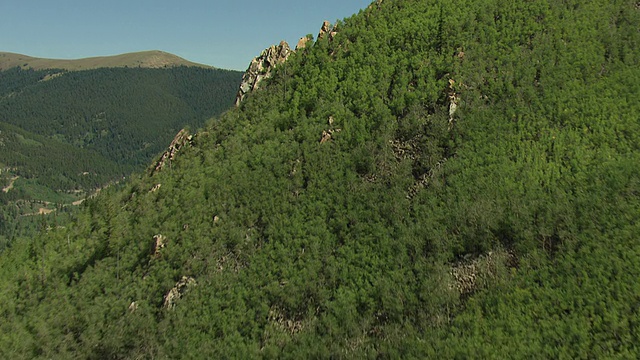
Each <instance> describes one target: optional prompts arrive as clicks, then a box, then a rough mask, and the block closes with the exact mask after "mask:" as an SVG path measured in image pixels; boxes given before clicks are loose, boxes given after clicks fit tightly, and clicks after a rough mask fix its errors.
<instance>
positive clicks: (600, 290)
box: [0, 0, 640, 359]
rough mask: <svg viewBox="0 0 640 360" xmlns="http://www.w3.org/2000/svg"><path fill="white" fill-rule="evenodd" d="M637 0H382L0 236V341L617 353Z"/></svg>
mask: <svg viewBox="0 0 640 360" xmlns="http://www.w3.org/2000/svg"><path fill="white" fill-rule="evenodd" d="M639 28H640V10H638V6H637V4H636V2H635V1H628V0H616V1H604V0H596V1H586V0H585V1H583V0H533V1H522V2H511V1H503V0H487V1H477V0H453V1H439V0H433V1H419V0H395V1H393V0H385V1H377V2H375V3H373V4H372V5H371V6H370V7H369V8H367V9H366V10H363V11H362V12H360V13H359V14H358V15H355V16H353V17H351V18H349V19H346V20H344V21H341V22H339V23H338V25H337V31H338V32H337V35H336V36H335V37H329V36H326V37H321V38H320V39H317V40H316V42H315V44H313V45H310V46H308V47H307V48H306V49H304V50H301V51H298V52H297V53H296V54H295V55H293V56H292V57H291V58H290V59H289V60H288V61H287V62H286V63H285V64H284V65H282V66H280V67H279V68H278V69H277V71H276V72H275V74H274V76H273V77H272V78H271V79H270V80H269V81H268V82H267V83H265V84H264V85H263V86H261V90H259V91H256V92H254V93H252V94H250V95H249V96H248V97H247V99H246V100H245V102H243V103H242V105H241V106H240V108H239V109H237V110H234V111H230V112H228V113H225V114H224V115H222V116H221V117H220V118H219V119H218V120H216V121H212V122H210V123H209V124H208V125H207V126H206V128H205V129H203V130H201V131H200V132H198V133H197V134H196V136H195V138H194V139H193V141H192V144H191V145H186V146H184V147H183V148H181V149H180V151H179V153H178V155H177V156H176V158H175V159H173V160H171V162H170V163H169V164H168V165H167V166H165V167H163V169H162V170H160V171H151V170H149V171H148V172H147V173H145V174H143V175H139V176H138V177H136V179H134V180H131V181H129V182H128V183H126V184H123V185H121V186H119V187H112V188H109V189H107V190H105V191H103V192H102V193H101V194H100V195H99V196H98V197H96V198H94V199H91V200H89V201H87V202H86V203H85V205H84V207H83V209H82V212H81V213H80V214H79V215H78V217H77V219H76V220H75V221H74V222H73V223H70V224H67V225H66V226H65V227H64V228H58V229H52V230H51V231H49V232H47V233H45V234H43V235H41V236H38V237H35V238H33V239H22V240H19V241H16V242H15V243H13V244H12V245H11V247H9V248H8V249H6V250H5V251H4V253H2V254H1V255H0V286H1V287H2V288H3V289H4V291H3V292H2V293H1V294H0V312H1V313H2V314H3V317H4V319H6V321H3V322H1V323H0V334H1V335H0V352H4V353H5V354H6V355H7V356H10V357H13V358H15V357H20V356H23V357H26V358H51V357H77V358H96V359H98V358H100V359H101V358H259V357H263V358H496V359H502V358H609V357H620V358H637V357H638V353H639V352H640V351H639V349H638V345H637V344H638V343H640V338H639V334H640V311H639V309H640V286H638V284H639V283H638V281H637V279H638V277H639V276H640V242H638V237H637V234H638V230H640V228H639V226H640V225H639V224H640V221H639V220H640V168H639V167H638V164H639V163H640V151H639V150H640V149H639V147H640V139H639V137H640V122H638V114H640V102H639V101H638V99H640V82H639V81H638V80H639V79H640V66H639V65H640V64H639V62H640V32H638V29H639Z"/></svg>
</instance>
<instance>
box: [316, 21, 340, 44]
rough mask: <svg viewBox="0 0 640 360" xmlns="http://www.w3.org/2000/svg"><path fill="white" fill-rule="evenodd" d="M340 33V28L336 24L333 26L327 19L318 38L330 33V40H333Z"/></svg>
mask: <svg viewBox="0 0 640 360" xmlns="http://www.w3.org/2000/svg"><path fill="white" fill-rule="evenodd" d="M337 33H338V29H337V28H336V27H335V26H334V27H331V23H330V22H328V21H327V20H325V21H324V22H323V23H322V27H321V28H320V32H319V33H318V40H320V39H322V38H324V37H325V36H326V35H327V34H329V40H333V38H334V37H335V36H336V34H337Z"/></svg>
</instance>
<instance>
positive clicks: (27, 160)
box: [0, 66, 242, 248]
mask: <svg viewBox="0 0 640 360" xmlns="http://www.w3.org/2000/svg"><path fill="white" fill-rule="evenodd" d="M241 76H242V73H240V72H238V71H227V70H218V69H211V68H200V67H184V66H182V67H172V68H163V69H148V68H138V67H136V68H100V69H94V70H85V71H66V70H59V69H49V70H33V69H21V68H19V67H17V68H13V69H9V70H6V71H0V148H1V149H2V151H0V188H1V189H6V190H7V191H1V192H0V219H2V224H0V248H1V247H2V244H4V243H6V242H8V241H10V240H11V239H12V238H13V237H15V236H17V235H19V234H29V233H30V232H29V231H26V230H28V229H30V230H35V229H37V228H39V227H40V225H39V224H40V220H39V219H36V218H34V217H33V216H31V215H32V214H34V212H35V213H38V212H39V211H40V209H41V208H42V209H45V210H43V211H50V210H55V211H58V210H60V209H58V208H59V207H60V206H62V205H71V204H72V203H74V202H76V201H78V200H79V199H81V198H84V197H86V195H87V194H90V193H93V192H95V191H96V189H99V188H101V187H103V186H105V185H107V184H109V183H112V182H114V181H120V180H121V179H122V178H123V177H125V176H128V175H129V174H131V173H132V172H133V171H141V170H143V169H144V167H145V166H146V165H147V164H148V163H149V162H150V161H151V159H152V158H153V157H154V156H157V155H158V154H159V153H160V152H161V151H162V150H164V148H166V146H167V145H168V144H169V142H170V141H171V139H173V137H174V136H175V135H176V133H178V131H180V129H182V128H183V127H192V128H199V127H201V126H203V125H204V124H205V122H206V121H207V120H208V119H209V118H211V117H212V116H217V115H219V114H221V113H222V112H223V111H225V110H227V109H228V108H230V107H231V105H232V104H233V99H234V97H235V93H236V91H237V86H238V82H239V81H240V78H241ZM9 185H11V187H10V188H9ZM67 210H69V209H67ZM58 212H59V211H58ZM31 232H32V231H31Z"/></svg>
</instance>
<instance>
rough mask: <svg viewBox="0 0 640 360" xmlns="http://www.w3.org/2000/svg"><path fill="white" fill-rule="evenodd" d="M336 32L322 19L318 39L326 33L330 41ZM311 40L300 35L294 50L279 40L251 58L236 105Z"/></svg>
mask: <svg viewBox="0 0 640 360" xmlns="http://www.w3.org/2000/svg"><path fill="white" fill-rule="evenodd" d="M337 33H338V29H337V27H336V26H331V23H330V22H328V21H324V22H323V23H322V26H321V27H320V32H319V33H318V40H320V39H322V38H324V37H325V36H327V34H328V36H329V41H332V40H333V38H334V37H335V36H336V34H337ZM312 40H313V39H312V36H305V37H301V38H300V40H299V41H298V44H297V46H296V48H295V50H292V49H291V48H290V47H289V44H288V43H287V42H286V41H281V42H280V44H279V45H277V46H276V45H272V46H270V47H268V48H267V49H265V50H263V51H262V53H260V56H257V57H255V58H254V59H253V60H251V64H249V68H247V71H246V72H245V73H244V76H243V77H242V82H241V83H240V89H239V90H238V94H237V95H236V106H239V105H240V103H241V102H242V100H244V98H245V96H246V95H247V94H248V93H250V92H252V91H254V90H256V89H258V87H259V86H260V82H262V80H264V79H268V78H269V77H271V74H272V72H273V69H274V68H275V67H276V66H278V65H280V64H282V63H284V62H285V61H287V59H288V58H289V56H290V55H291V54H292V53H294V52H295V51H296V50H301V49H304V48H306V47H307V46H309V43H310V42H311V41H312Z"/></svg>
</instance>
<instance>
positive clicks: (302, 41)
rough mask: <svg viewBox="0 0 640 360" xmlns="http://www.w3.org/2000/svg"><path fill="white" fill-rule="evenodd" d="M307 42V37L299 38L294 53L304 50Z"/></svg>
mask: <svg viewBox="0 0 640 360" xmlns="http://www.w3.org/2000/svg"><path fill="white" fill-rule="evenodd" d="M309 40H310V39H309V38H308V37H307V36H303V37H301V38H300V40H298V45H296V51H298V50H300V49H304V48H306V47H307V43H308V42H309Z"/></svg>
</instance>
